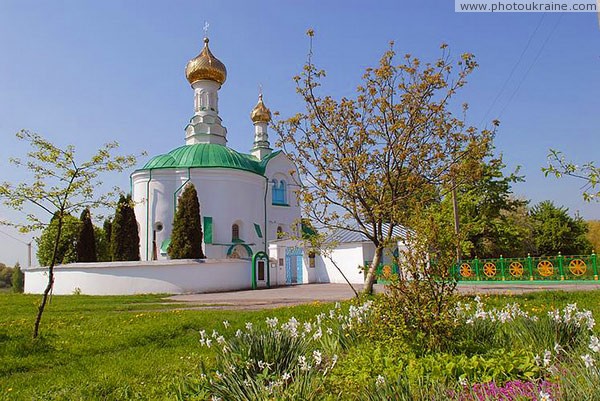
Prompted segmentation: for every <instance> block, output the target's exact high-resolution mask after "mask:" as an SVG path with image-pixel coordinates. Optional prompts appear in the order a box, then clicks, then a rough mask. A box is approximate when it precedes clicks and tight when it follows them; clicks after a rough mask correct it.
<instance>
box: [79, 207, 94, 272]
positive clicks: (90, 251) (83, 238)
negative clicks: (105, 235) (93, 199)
mask: <svg viewBox="0 0 600 401" xmlns="http://www.w3.org/2000/svg"><path fill="white" fill-rule="evenodd" d="M79 220H80V221H81V225H80V226H79V236H78V238H77V262H96V261H97V260H98V257H97V255H96V238H95V236H94V225H93V224H92V217H91V214H90V209H88V208H85V209H83V212H81V217H80V218H79Z"/></svg>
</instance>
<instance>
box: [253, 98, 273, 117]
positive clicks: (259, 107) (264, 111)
mask: <svg viewBox="0 0 600 401" xmlns="http://www.w3.org/2000/svg"><path fill="white" fill-rule="evenodd" d="M250 118H251V119H252V122H254V123H268V122H269V121H271V110H269V109H268V108H267V106H265V104H264V103H263V100H262V93H261V94H260V95H258V103H256V106H254V109H252V113H250Z"/></svg>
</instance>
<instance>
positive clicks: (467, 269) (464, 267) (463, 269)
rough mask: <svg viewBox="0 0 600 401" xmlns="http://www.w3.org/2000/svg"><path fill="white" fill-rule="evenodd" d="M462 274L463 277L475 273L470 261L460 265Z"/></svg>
mask: <svg viewBox="0 0 600 401" xmlns="http://www.w3.org/2000/svg"><path fill="white" fill-rule="evenodd" d="M460 275H461V276H463V277H471V276H472V275H473V270H472V269H471V265H470V264H468V263H463V264H462V265H460Z"/></svg>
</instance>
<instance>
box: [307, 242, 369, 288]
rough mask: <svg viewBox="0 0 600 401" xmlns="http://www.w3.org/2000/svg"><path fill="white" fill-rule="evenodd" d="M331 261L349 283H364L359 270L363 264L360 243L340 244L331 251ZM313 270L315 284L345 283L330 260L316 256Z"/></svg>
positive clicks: (362, 274) (362, 275)
mask: <svg viewBox="0 0 600 401" xmlns="http://www.w3.org/2000/svg"><path fill="white" fill-rule="evenodd" d="M331 259H333V260H334V261H335V263H336V264H337V266H338V267H339V268H340V270H342V272H343V273H344V275H345V276H346V277H347V278H348V280H349V281H350V282H351V283H353V284H362V283H364V281H365V280H364V273H363V272H362V271H361V270H360V269H359V267H360V266H362V265H363V263H364V254H363V245H362V244H361V243H348V244H340V245H339V246H338V247H337V248H336V249H334V250H333V251H331ZM314 270H315V272H314V279H315V282H317V283H345V282H346V280H345V279H344V277H343V276H342V274H340V272H339V271H338V269H337V268H336V267H335V265H334V264H333V262H332V261H331V260H330V258H327V257H323V256H321V255H317V256H316V268H315V269H314Z"/></svg>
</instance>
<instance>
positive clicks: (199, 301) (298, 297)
mask: <svg viewBox="0 0 600 401" xmlns="http://www.w3.org/2000/svg"><path fill="white" fill-rule="evenodd" d="M354 287H355V288H356V290H357V291H360V290H361V289H362V287H363V286H362V285H355V286H354ZM598 289H600V283H599V284H595V283H590V284H581V283H578V284H573V283H565V284H563V283H549V284H538V283H533V284H508V283H498V284H485V283H480V284H460V285H459V286H458V290H459V291H460V292H461V293H465V294H476V293H485V294H490V293H495V294H523V293H525V292H534V291H554V290H562V291H586V290H587V291H590V290H598ZM383 290H384V287H383V286H382V285H376V286H375V292H381V291H383ZM353 296H354V292H353V291H352V290H351V289H350V287H349V286H348V285H347V284H303V285H295V286H288V287H278V288H269V289H261V290H254V291H252V290H248V291H233V292H219V293H210V294H186V295H174V296H171V297H168V298H167V300H169V301H178V302H182V303H185V305H186V306H185V307H184V308H185V309H269V308H279V307H282V306H293V305H299V304H306V303H311V302H315V301H318V302H335V301H343V300H346V299H350V298H352V297H353Z"/></svg>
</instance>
